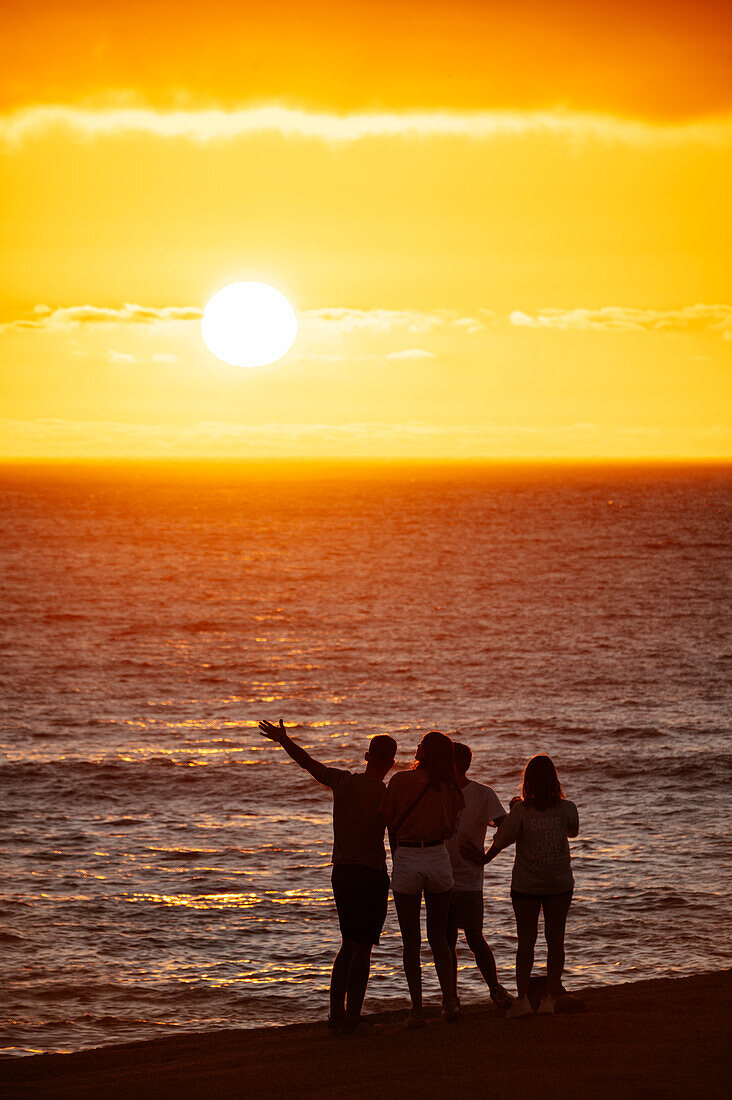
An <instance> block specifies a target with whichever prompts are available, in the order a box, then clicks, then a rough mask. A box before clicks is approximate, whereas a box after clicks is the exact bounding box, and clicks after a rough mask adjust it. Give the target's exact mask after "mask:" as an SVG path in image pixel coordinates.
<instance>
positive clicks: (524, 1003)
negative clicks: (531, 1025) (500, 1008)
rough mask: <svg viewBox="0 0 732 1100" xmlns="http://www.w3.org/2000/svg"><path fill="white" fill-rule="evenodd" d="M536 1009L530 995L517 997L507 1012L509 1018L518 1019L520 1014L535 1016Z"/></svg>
mask: <svg viewBox="0 0 732 1100" xmlns="http://www.w3.org/2000/svg"><path fill="white" fill-rule="evenodd" d="M533 1015H534V1010H533V1009H532V1007H531V1004H530V1002H529V998H528V997H517V998H516V1000H515V1001H514V1002H513V1004H512V1005H511V1007H510V1008H509V1010H508V1012H507V1013H506V1019H507V1020H517V1019H518V1018H519V1016H533Z"/></svg>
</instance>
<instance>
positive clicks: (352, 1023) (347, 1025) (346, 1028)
mask: <svg viewBox="0 0 732 1100" xmlns="http://www.w3.org/2000/svg"><path fill="white" fill-rule="evenodd" d="M360 1023H361V1017H360V1016H357V1017H356V1019H355V1020H349V1019H348V1018H346V1019H345V1021H344V1023H343V1034H344V1035H353V1033H354V1031H356V1030H357V1029H358V1025H359V1024H360Z"/></svg>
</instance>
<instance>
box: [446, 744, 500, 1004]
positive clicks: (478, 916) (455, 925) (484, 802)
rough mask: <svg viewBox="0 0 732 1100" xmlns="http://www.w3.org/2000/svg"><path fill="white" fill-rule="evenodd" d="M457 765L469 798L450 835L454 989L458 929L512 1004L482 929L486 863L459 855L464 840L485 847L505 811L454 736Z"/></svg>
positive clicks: (491, 983) (496, 998) (492, 984)
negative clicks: (477, 778) (476, 777)
mask: <svg viewBox="0 0 732 1100" xmlns="http://www.w3.org/2000/svg"><path fill="white" fill-rule="evenodd" d="M453 747H454V752H455V770H456V771H457V774H458V782H459V783H460V787H461V789H462V792H463V798H464V799H465V808H464V809H463V810H461V811H460V816H459V818H458V822H457V828H456V830H455V832H454V833H453V835H452V836H451V837H450V839H449V840H448V841H447V850H448V853H449V855H450V862H451V864H452V875H453V879H454V882H455V885H454V887H453V893H452V902H451V905H450V911H449V914H448V921H447V941H448V943H449V945H450V950H451V952H452V975H453V992H454V995H455V999H456V1000H457V941H458V934H459V930H460V929H461V928H462V930H463V931H464V933H465V940H466V943H467V945H468V947H469V948H470V950H471V951H472V952H473V955H474V956H475V962H476V964H477V966H478V969H479V970H480V972H481V974H482V975H483V977H484V978H485V981H486V984H487V986H488V989H489V990H490V995H491V1000H492V1001H493V1002H494V1004H496V1005H497V1006H498V1007H499V1008H501V1009H506V1008H508V1007H509V1005H510V1004H511V995H510V993H508V991H507V990H506V989H504V987H503V986H502V985H501V984H500V982H499V981H498V974H497V972H496V960H495V959H494V958H493V952H492V951H491V949H490V947H489V945H488V944H487V943H486V940H485V937H484V935H483V867H482V866H477V865H476V864H475V863H472V862H470V861H469V860H466V859H463V857H462V856H461V855H460V848H461V847H462V846H463V845H466V844H471V845H474V847H475V848H477V849H480V851H481V852H482V851H483V845H484V844H485V834H486V831H487V829H488V826H489V825H492V826H493V827H494V828H498V826H499V825H500V823H501V822H502V821H503V819H504V817H506V811H505V810H504V808H503V806H502V805H501V803H500V800H499V798H498V795H497V794H496V792H495V791H494V790H493V788H492V787H486V786H485V785H484V784H483V783H476V782H474V781H473V780H472V779H468V777H467V774H466V773H467V770H468V768H469V767H470V762H471V760H472V759H473V754H472V752H471V751H470V749H469V748H468V746H467V745H462V744H460V742H458V741H454V742H453Z"/></svg>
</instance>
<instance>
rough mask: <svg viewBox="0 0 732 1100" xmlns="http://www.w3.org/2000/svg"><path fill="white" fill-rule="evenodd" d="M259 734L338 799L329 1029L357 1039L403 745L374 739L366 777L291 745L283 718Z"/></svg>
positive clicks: (383, 894)
mask: <svg viewBox="0 0 732 1100" xmlns="http://www.w3.org/2000/svg"><path fill="white" fill-rule="evenodd" d="M259 729H260V730H261V732H262V733H263V734H264V736H265V737H267V738H269V740H270V741H276V742H277V744H278V745H282V748H283V749H284V750H285V752H286V753H287V754H288V756H291V757H292V759H293V760H294V761H295V763H296V764H299V765H300V767H301V768H304V769H305V771H307V772H310V774H311V775H312V777H313V779H316V780H317V781H318V783H322V784H323V786H324V787H330V789H331V790H332V792H333V858H332V863H333V875H332V878H331V882H332V885H333V897H334V898H335V903H336V909H337V910H338V923H339V924H340V929H341V936H342V943H341V948H340V951H339V952H338V954H337V955H336V958H335V962H334V963H333V971H332V974H331V979H330V1016H329V1017H328V1027H329V1028H331V1029H332V1030H338V1029H341V1028H342V1029H343V1030H344V1031H346V1032H352V1031H355V1030H356V1028H357V1027H358V1022H359V1019H360V1016H361V1007H362V1005H363V999H364V996H365V994H366V986H367V985H368V980H369V972H370V969H371V948H372V947H373V945H374V944H376V943H378V942H379V936H380V935H381V930H382V928H383V927H384V921H385V919H386V907H387V902H388V898H389V875H388V874H387V871H386V852H385V850H384V828H385V824H386V822H385V818H384V815H383V813H382V812H381V810H380V809H379V804H380V802H381V800H382V798H383V797H384V793H385V791H386V787H385V784H384V777H385V776H386V775H387V773H388V772H389V771H390V770H391V768H392V767H393V765H394V757H395V755H396V748H397V745H396V741H395V740H394V738H393V737H387V736H386V735H384V734H380V735H378V736H377V737H372V738H371V741H370V742H369V747H368V751H367V752H366V754H365V760H366V768H365V770H364V771H363V772H349V771H346V770H344V769H341V768H328V767H326V765H325V764H321V763H320V762H319V761H317V760H314V759H313V757H312V756H310V754H309V753H308V752H306V751H305V749H303V748H301V747H300V745H296V744H295V742H294V741H293V740H292V738H290V737H288V735H287V732H286V730H285V726H284V723H283V721H282V719H281V718H280V724H279V726H275V725H273V723H272V722H260V723H259Z"/></svg>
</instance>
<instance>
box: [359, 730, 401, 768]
mask: <svg viewBox="0 0 732 1100" xmlns="http://www.w3.org/2000/svg"><path fill="white" fill-rule="evenodd" d="M396 751H397V743H396V741H395V740H394V738H393V737H389V735H388V734H386V733H379V734H377V735H376V737H372V738H371V740H370V741H369V747H368V750H367V752H366V754H365V760H366V762H367V764H368V765H369V767H371V768H373V769H374V771H378V772H381V773H382V775H386V773H387V772H388V771H391V768H392V767H393V765H394V757H395V756H396Z"/></svg>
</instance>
